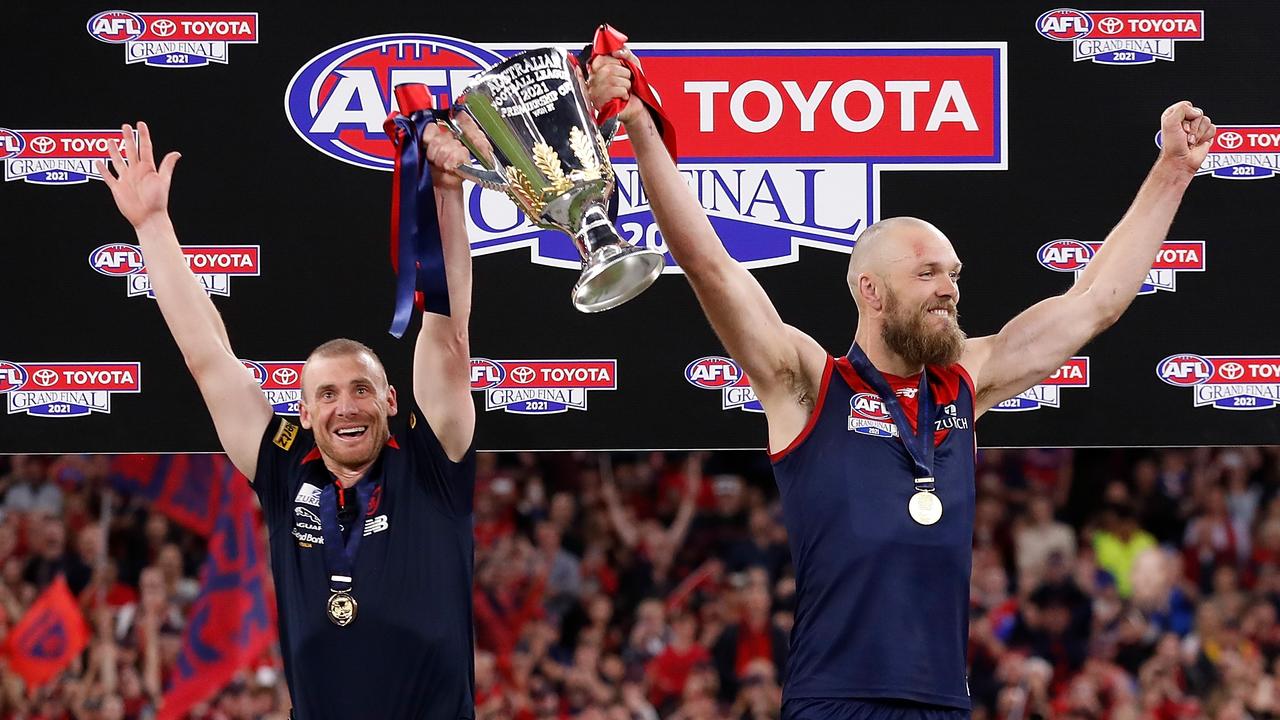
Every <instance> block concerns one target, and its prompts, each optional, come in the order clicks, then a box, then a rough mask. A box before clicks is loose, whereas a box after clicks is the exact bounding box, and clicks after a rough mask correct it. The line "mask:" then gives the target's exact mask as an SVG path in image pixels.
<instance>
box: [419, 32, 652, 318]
mask: <svg viewBox="0 0 1280 720" xmlns="http://www.w3.org/2000/svg"><path fill="white" fill-rule="evenodd" d="M459 113H466V114H467V115H468V116H470V118H471V119H472V120H474V121H475V124H476V126H477V127H478V128H479V129H480V131H481V132H483V133H484V135H485V138H486V139H487V140H488V144H489V146H490V148H491V151H490V148H482V147H480V146H479V145H478V144H477V143H475V142H473V141H472V139H470V138H468V137H467V135H466V134H465V133H464V132H462V129H461V128H460V127H458V125H457V123H456V122H455V119H456V117H457V116H458V114H459ZM593 114H594V113H593V112H592V107H591V101H590V100H588V99H587V93H586V90H585V88H584V87H583V84H582V78H581V75H579V73H578V72H577V71H576V69H575V68H574V66H573V65H572V64H571V63H570V61H569V56H568V54H567V53H566V52H565V51H564V50H560V49H557V48H539V49H537V50H529V51H527V52H522V53H520V54H519V55H516V56H514V57H512V58H510V59H508V60H506V61H504V62H502V63H500V64H498V65H495V66H493V67H491V68H489V69H488V70H486V71H484V72H483V73H481V74H479V75H477V76H475V77H474V78H472V80H471V82H469V83H467V86H466V88H464V89H463V91H462V94H460V95H459V96H458V97H457V98H456V99H455V100H454V101H453V106H452V108H451V109H450V110H449V112H448V114H447V115H445V114H442V113H438V114H437V117H439V118H440V119H442V120H443V121H444V122H445V123H446V124H448V125H449V127H450V128H451V129H452V130H453V132H454V134H455V135H456V136H457V137H458V139H459V140H461V141H462V143H463V144H464V145H466V147H467V149H468V150H470V151H471V154H472V155H474V156H475V158H476V159H477V160H478V161H479V162H480V164H481V165H483V167H482V168H480V167H474V166H469V165H464V166H462V167H459V168H458V174H459V175H461V176H463V177H465V178H467V179H469V180H472V181H473V182H475V183H477V184H479V185H481V186H482V187H485V188H488V189H491V190H500V191H502V192H505V193H506V194H507V195H508V196H509V197H510V198H511V199H512V200H513V201H515V203H516V204H517V205H519V206H520V208H521V209H523V210H524V212H525V214H526V215H528V217H529V219H530V220H531V221H532V222H533V223H534V224H535V225H537V226H538V227H543V228H552V229H556V230H561V231H563V232H565V233H567V234H568V235H569V236H570V237H571V238H573V243H574V245H575V246H576V247H577V248H578V253H579V255H581V257H582V274H581V275H580V276H579V277H578V282H577V283H576V284H574V286H573V306H574V307H576V308H578V309H579V310H581V311H583V312H600V311H602V310H608V309H610V308H613V307H616V306H618V305H621V304H622V303H624V302H626V301H628V300H630V299H631V298H633V297H635V296H636V295H639V294H640V293H641V292H643V291H644V289H645V288H647V287H649V285H651V284H652V283H653V281H654V280H657V279H658V275H660V274H661V273H662V268H663V266H664V265H665V262H666V261H665V260H664V258H663V256H662V253H660V252H657V251H656V250H651V249H642V248H637V247H635V246H633V245H631V244H630V243H628V242H627V241H625V240H623V239H622V238H621V237H620V236H619V235H618V231H617V230H616V229H615V228H614V227H613V223H611V222H609V218H608V215H607V213H606V211H605V207H606V205H607V204H608V201H609V195H610V194H611V193H613V191H614V175H613V165H612V164H610V162H609V153H608V151H607V149H606V145H605V140H604V138H602V137H601V135H600V132H599V130H597V128H596V124H595V122H594V120H593V119H592V117H593ZM614 127H616V124H615V126H614Z"/></svg>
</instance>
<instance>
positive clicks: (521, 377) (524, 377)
mask: <svg viewBox="0 0 1280 720" xmlns="http://www.w3.org/2000/svg"><path fill="white" fill-rule="evenodd" d="M535 375H537V373H535V372H534V371H533V368H531V367H529V366H528V365H521V366H520V367H518V368H516V369H515V370H512V371H511V379H512V380H515V381H516V382H518V383H520V384H521V385H528V384H529V383H531V382H533V378H534V376H535Z"/></svg>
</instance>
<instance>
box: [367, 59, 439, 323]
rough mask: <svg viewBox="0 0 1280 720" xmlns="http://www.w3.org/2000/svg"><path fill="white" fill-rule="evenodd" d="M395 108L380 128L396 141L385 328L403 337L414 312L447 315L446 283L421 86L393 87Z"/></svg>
mask: <svg viewBox="0 0 1280 720" xmlns="http://www.w3.org/2000/svg"><path fill="white" fill-rule="evenodd" d="M395 95H396V101H397V104H398V105H399V106H400V109H399V111H395V110H393V111H392V112H391V114H390V115H388V116H387V119H386V122H384V123H383V125H382V127H383V130H385V131H386V133H387V135H388V136H389V137H390V138H391V143H392V144H393V145H395V148H396V156H395V174H394V178H393V180H392V190H391V267H392V268H393V269H394V270H395V273H396V308H395V315H394V317H393V318H392V320H391V329H390V332H391V334H392V335H394V336H396V337H402V336H403V335H404V332H405V330H406V329H408V327H409V321H410V320H411V319H412V316H413V310H414V308H415V307H416V308H417V309H418V310H420V311H422V312H429V313H434V314H437V315H444V316H448V315H449V282H448V279H447V277H446V276H445V267H444V246H443V242H442V240H441V237H440V220H439V218H438V216H437V215H436V195H435V189H434V188H433V187H432V184H431V167H430V165H429V164H428V163H427V159H426V156H425V155H424V154H423V152H422V145H421V141H422V131H423V130H424V129H425V128H426V127H427V126H428V125H430V124H434V123H435V122H436V119H437V116H436V111H435V110H434V108H433V102H432V99H431V93H430V91H429V90H428V89H427V86H426V85H421V84H409V85H398V86H396V89H395Z"/></svg>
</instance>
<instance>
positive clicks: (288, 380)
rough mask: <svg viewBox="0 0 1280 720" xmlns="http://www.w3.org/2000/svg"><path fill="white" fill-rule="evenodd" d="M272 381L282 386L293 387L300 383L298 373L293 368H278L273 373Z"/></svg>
mask: <svg viewBox="0 0 1280 720" xmlns="http://www.w3.org/2000/svg"><path fill="white" fill-rule="evenodd" d="M271 379H272V380H275V381H276V382H277V383H279V384H281V385H292V384H294V383H296V382H298V371H297V370H294V369H293V368H287V367H283V368H276V369H275V370H273V371H272V372H271Z"/></svg>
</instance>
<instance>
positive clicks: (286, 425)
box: [271, 418, 298, 450]
mask: <svg viewBox="0 0 1280 720" xmlns="http://www.w3.org/2000/svg"><path fill="white" fill-rule="evenodd" d="M297 437H298V426H297V425H294V424H293V423H291V422H289V421H288V420H285V419H284V418H281V419H280V429H279V430H276V436H275V437H274V438H272V439H271V442H273V443H275V444H276V447H278V448H280V449H281V450H288V449H289V448H291V447H293V441H294V440H296V439H297Z"/></svg>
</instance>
